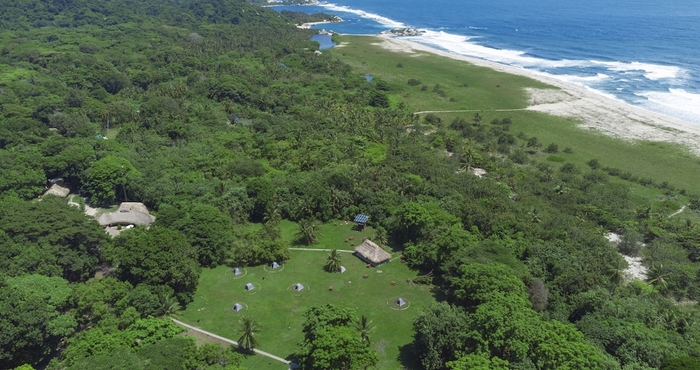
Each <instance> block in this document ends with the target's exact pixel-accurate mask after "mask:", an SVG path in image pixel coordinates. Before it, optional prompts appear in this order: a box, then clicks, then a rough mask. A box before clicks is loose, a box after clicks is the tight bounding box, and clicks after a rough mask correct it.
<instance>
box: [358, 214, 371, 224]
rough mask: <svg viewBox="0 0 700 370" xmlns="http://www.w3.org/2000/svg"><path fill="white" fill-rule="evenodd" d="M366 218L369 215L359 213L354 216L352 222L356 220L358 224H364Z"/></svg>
mask: <svg viewBox="0 0 700 370" xmlns="http://www.w3.org/2000/svg"><path fill="white" fill-rule="evenodd" d="M368 219H369V216H367V215H363V214H361V213H360V214H359V215H357V216H355V221H354V222H357V223H358V224H365V223H367V220H368Z"/></svg>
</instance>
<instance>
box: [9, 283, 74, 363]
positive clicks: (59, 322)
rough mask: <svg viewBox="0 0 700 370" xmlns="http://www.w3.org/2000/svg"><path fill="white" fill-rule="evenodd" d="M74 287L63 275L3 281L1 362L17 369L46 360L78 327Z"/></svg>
mask: <svg viewBox="0 0 700 370" xmlns="http://www.w3.org/2000/svg"><path fill="white" fill-rule="evenodd" d="M70 295H71V288H70V286H69V285H68V282H67V281H66V280H64V279H62V278H60V277H47V276H42V275H24V276H21V277H14V278H6V279H4V280H3V281H0V333H2V335H0V363H2V367H3V368H13V367H14V366H19V365H22V364H24V363H32V364H34V363H38V362H40V361H42V360H43V359H45V358H46V357H47V356H48V355H49V354H50V353H51V351H52V350H53V348H55V346H56V345H58V343H59V341H60V340H61V339H62V338H63V337H66V336H69V335H71V334H72V333H73V332H74V331H75V329H76V328H77V322H76V320H75V316H74V315H73V314H72V313H71V312H69V311H68V309H69V308H70Z"/></svg>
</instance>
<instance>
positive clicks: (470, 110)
mask: <svg viewBox="0 0 700 370" xmlns="http://www.w3.org/2000/svg"><path fill="white" fill-rule="evenodd" d="M521 110H527V108H515V109H464V110H424V111H420V112H414V113H413V114H427V113H469V112H517V111H521Z"/></svg>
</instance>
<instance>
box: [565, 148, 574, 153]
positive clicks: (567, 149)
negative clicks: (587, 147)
mask: <svg viewBox="0 0 700 370" xmlns="http://www.w3.org/2000/svg"><path fill="white" fill-rule="evenodd" d="M564 153H566V154H573V153H574V150H573V149H571V148H569V147H568V146H567V147H566V148H564Z"/></svg>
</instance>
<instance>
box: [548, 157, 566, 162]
mask: <svg viewBox="0 0 700 370" xmlns="http://www.w3.org/2000/svg"><path fill="white" fill-rule="evenodd" d="M547 160H548V161H550V162H558V163H561V162H566V158H563V157H558V156H556V155H550V156H549V157H547Z"/></svg>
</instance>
